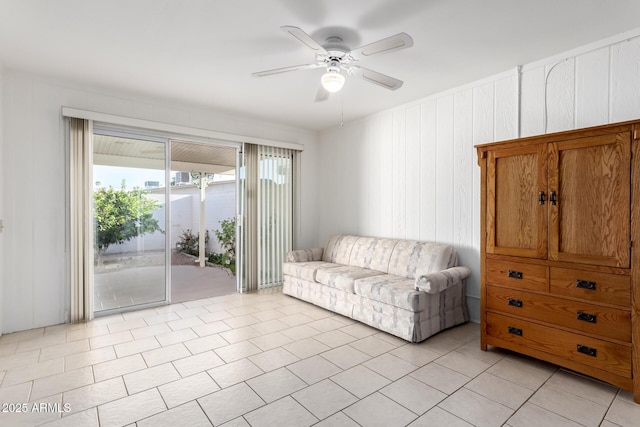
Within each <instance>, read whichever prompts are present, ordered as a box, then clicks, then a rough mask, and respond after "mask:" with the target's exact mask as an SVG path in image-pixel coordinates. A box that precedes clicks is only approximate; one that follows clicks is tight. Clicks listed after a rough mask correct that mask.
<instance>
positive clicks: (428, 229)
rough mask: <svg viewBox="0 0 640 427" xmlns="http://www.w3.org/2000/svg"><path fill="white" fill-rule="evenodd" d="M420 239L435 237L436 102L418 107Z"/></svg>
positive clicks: (432, 238) (428, 239)
mask: <svg viewBox="0 0 640 427" xmlns="http://www.w3.org/2000/svg"><path fill="white" fill-rule="evenodd" d="M420 110H421V111H420V160H421V161H420V165H421V167H420V240H425V241H430V240H435V238H436V204H435V203H433V201H434V200H435V198H436V163H437V158H436V151H437V146H436V128H437V125H436V102H435V101H434V100H431V101H429V102H425V103H424V104H422V105H421V109H420Z"/></svg>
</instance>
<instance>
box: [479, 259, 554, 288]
mask: <svg viewBox="0 0 640 427" xmlns="http://www.w3.org/2000/svg"><path fill="white" fill-rule="evenodd" d="M487 283H488V284H494V285H503V286H509V287H511V288H514V289H529V290H532V291H543V292H546V291H547V290H548V288H549V284H548V280H547V266H545V265H536V264H526V263H522V262H512V261H503V260H497V259H488V260H487Z"/></svg>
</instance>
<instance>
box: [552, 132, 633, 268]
mask: <svg viewBox="0 0 640 427" xmlns="http://www.w3.org/2000/svg"><path fill="white" fill-rule="evenodd" d="M630 186H631V133H630V132H620V133H613V134H607V135H600V136H594V137H587V138H579V139H575V140H569V141H559V142H555V143H551V144H549V194H550V199H552V200H555V201H551V203H550V204H549V259H551V260H557V261H568V262H578V263H588V264H596V265H606V266H613V267H624V268H628V267H630V264H629V262H630V252H631V249H630V222H631V204H630V192H629V188H630Z"/></svg>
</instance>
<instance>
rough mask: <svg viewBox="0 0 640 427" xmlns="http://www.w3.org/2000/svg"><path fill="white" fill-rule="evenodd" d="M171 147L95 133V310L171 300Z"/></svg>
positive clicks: (163, 143) (165, 144)
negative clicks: (168, 192)
mask: <svg viewBox="0 0 640 427" xmlns="http://www.w3.org/2000/svg"><path fill="white" fill-rule="evenodd" d="M166 146H167V143H166V142H162V141H149V140H142V139H132V138H124V137H117V136H109V135H98V134H94V141H93V181H94V182H93V205H94V236H95V238H94V240H95V242H94V260H95V261H94V310H95V312H96V313H99V312H102V311H110V310H121V309H125V308H127V307H132V306H144V305H148V304H153V303H162V302H166V301H167V300H168V298H167V280H166V277H167V258H168V257H167V240H166V239H167V233H166V218H167V212H166V203H165V198H166V182H167V173H166V164H167V161H166V160H167V159H166V157H167V154H166V152H167V149H166Z"/></svg>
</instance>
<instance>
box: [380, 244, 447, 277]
mask: <svg viewBox="0 0 640 427" xmlns="http://www.w3.org/2000/svg"><path fill="white" fill-rule="evenodd" d="M457 264H458V256H457V254H456V251H455V249H454V248H453V246H451V245H446V244H444V243H433V242H415V241H409V240H399V241H398V244H397V245H395V247H394V248H393V252H392V253H391V259H390V260H389V270H388V273H389V274H395V275H396V276H403V277H407V278H409V279H415V277H416V275H421V274H426V273H434V272H437V271H441V270H445V269H447V268H449V267H454V266H456V265H457Z"/></svg>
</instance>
